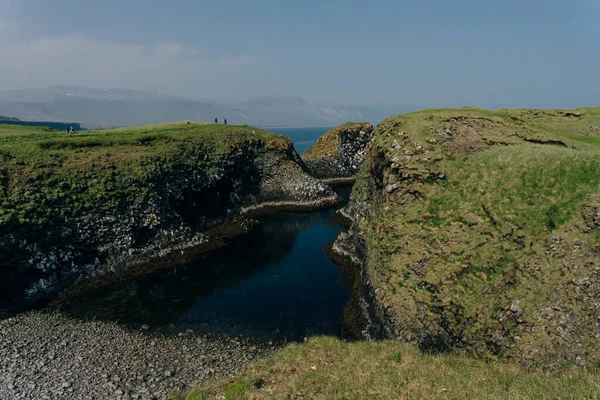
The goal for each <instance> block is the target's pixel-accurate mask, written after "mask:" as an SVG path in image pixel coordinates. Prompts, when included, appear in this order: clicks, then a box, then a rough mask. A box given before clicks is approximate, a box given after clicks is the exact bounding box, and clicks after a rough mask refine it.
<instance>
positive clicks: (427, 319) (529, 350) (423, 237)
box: [333, 108, 600, 369]
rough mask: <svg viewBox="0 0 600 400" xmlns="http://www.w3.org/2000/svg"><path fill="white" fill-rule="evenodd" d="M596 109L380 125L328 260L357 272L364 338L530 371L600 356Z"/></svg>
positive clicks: (409, 117) (430, 116) (432, 113)
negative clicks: (345, 226) (347, 263)
mask: <svg viewBox="0 0 600 400" xmlns="http://www.w3.org/2000/svg"><path fill="white" fill-rule="evenodd" d="M599 126H600V108H583V109H578V110H566V111H564V110H505V109H502V110H497V111H487V110H482V109H474V108H462V109H448V110H425V111H421V112H416V113H411V114H405V115H399V116H395V117H391V118H388V119H386V120H385V121H383V122H382V123H381V124H380V125H379V126H378V127H377V129H376V130H375V131H374V132H373V139H372V141H371V142H370V144H369V145H368V147H367V150H366V155H365V157H366V164H365V166H364V167H363V168H362V170H361V172H360V173H359V175H358V178H357V182H356V185H355V187H354V189H353V193H352V199H351V202H350V204H349V206H348V207H347V208H346V209H345V210H344V214H345V215H346V216H347V217H349V218H350V219H351V220H352V227H351V228H350V230H349V232H347V233H344V234H342V235H340V237H339V238H338V239H337V241H336V243H335V244H334V246H333V248H334V251H336V252H337V253H338V254H339V255H343V256H345V257H346V259H347V260H351V261H353V262H355V263H357V264H359V265H360V266H361V267H362V283H363V288H364V290H363V291H362V292H361V296H362V298H361V302H360V304H363V311H364V312H365V314H366V316H367V317H368V318H369V320H370V321H371V323H370V329H368V330H367V331H366V334H367V335H368V334H371V335H375V336H379V337H387V338H400V339H402V340H404V341H406V342H409V343H413V344H415V345H417V346H419V347H420V348H421V349H422V350H425V351H433V352H444V351H458V352H462V353H465V354H468V355H471V356H475V357H478V358H484V359H496V358H503V359H508V360H511V361H513V362H516V363H518V364H520V365H523V366H525V367H527V368H531V369H535V368H538V367H540V366H543V367H544V368H547V369H559V368H564V367H565V366H568V365H573V364H576V365H580V366H590V365H593V364H594V363H595V360H594V359H595V357H596V354H597V352H598V351H599V350H600V342H599V339H598V336H597V330H598V329H599V328H600V326H599V325H598V324H599V322H598V321H599V318H600V314H598V312H599V311H598V300H597V299H598V298H599V296H600V289H599V288H600V275H599V273H598V270H600V256H599V253H600V250H599V249H600V229H599V226H600V187H599V186H598V174H599V173H600V128H599Z"/></svg>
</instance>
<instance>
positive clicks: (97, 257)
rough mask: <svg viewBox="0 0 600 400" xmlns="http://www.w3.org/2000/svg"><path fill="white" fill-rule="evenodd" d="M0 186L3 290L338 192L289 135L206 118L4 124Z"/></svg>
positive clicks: (70, 278) (23, 289)
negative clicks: (62, 125) (73, 126)
mask: <svg viewBox="0 0 600 400" xmlns="http://www.w3.org/2000/svg"><path fill="white" fill-rule="evenodd" d="M0 188H1V190H0V205H1V208H0V248H1V249H2V252H0V273H1V279H0V293H2V297H3V298H4V299H14V298H15V297H19V296H23V295H25V296H38V295H44V294H48V293H52V292H55V291H58V290H60V289H62V288H65V287H67V286H69V285H71V284H72V283H74V282H76V281H78V280H81V279H83V278H85V277H88V276H91V275H98V274H100V273H102V272H106V271H112V272H117V273H118V272H119V271H126V270H128V269H129V268H131V267H133V266H135V265H138V264H140V263H143V262H145V261H148V260H151V259H155V258H157V257H161V256H165V255H167V254H170V253H173V252H174V251H181V250H183V249H185V248H190V247H193V246H196V245H198V244H202V243H205V242H206V241H207V240H208V239H207V235H206V233H205V231H206V230H207V229H208V228H211V227H214V226H215V225H217V224H219V223H221V222H224V221H227V220H229V219H230V218H231V217H233V216H235V215H237V214H239V213H240V212H244V211H248V210H252V209H256V208H261V207H264V206H265V205H267V206H268V207H274V206H278V207H285V206H287V207H294V208H298V207H305V208H314V207H320V206H325V205H329V204H333V203H336V202H337V201H338V198H337V195H335V193H333V192H332V191H331V190H330V189H329V188H328V187H327V186H325V185H323V184H322V183H320V182H319V181H317V180H316V179H314V178H312V177H310V176H309V175H308V174H307V173H306V172H305V167H304V165H303V163H302V161H301V160H300V158H299V156H298V155H297V154H296V152H295V150H294V147H293V143H292V141H291V140H290V139H288V138H286V137H284V136H281V135H274V134H271V133H269V132H266V131H262V130H258V129H254V128H251V127H247V126H222V125H207V124H192V125H189V126H186V125H185V124H164V125H153V126H147V127H139V128H132V129H121V130H112V131H99V132H91V131H90V132H85V133H76V134H71V135H68V134H66V133H55V132H51V133H48V132H45V131H44V130H43V129H40V128H31V127H20V126H11V125H0Z"/></svg>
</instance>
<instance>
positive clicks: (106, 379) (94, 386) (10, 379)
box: [0, 312, 274, 400]
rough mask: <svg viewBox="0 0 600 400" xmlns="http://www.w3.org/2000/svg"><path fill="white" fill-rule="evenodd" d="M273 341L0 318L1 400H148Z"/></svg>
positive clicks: (233, 367) (217, 372) (242, 360)
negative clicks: (155, 332) (158, 332)
mask: <svg viewBox="0 0 600 400" xmlns="http://www.w3.org/2000/svg"><path fill="white" fill-rule="evenodd" d="M273 350H274V346H273V345H269V344H264V343H255V342H252V341H249V340H247V339H242V338H227V337H219V336H204V335H195V334H193V333H191V332H190V333H187V334H183V335H180V336H163V335H158V334H153V333H149V332H144V331H132V330H128V329H126V328H124V327H121V326H119V325H117V324H114V323H108V322H100V321H79V320H75V319H71V318H68V317H66V316H63V315H61V314H59V313H44V312H30V313H26V314H22V315H19V316H17V317H14V318H10V319H6V320H4V321H0V398H1V399H48V400H60V399H65V400H67V399H68V400H78V399H82V400H83V399H90V400H95V399H98V400H109V399H111V400H132V399H140V400H150V399H164V398H166V396H167V395H168V394H169V393H174V392H178V391H184V390H186V389H189V388H190V387H191V386H192V385H193V384H195V383H198V382H202V381H204V380H207V379H211V378H215V377H220V376H230V375H234V374H237V373H239V372H240V369H241V367H242V366H243V365H245V364H246V363H248V362H249V361H251V360H254V359H256V358H257V357H261V356H264V355H267V354H269V353H271V352H272V351H273Z"/></svg>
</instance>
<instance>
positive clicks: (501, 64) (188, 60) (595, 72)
mask: <svg viewBox="0 0 600 400" xmlns="http://www.w3.org/2000/svg"><path fill="white" fill-rule="evenodd" d="M599 14H600V4H598V3H597V2H594V1H593V0H577V1H574V2H572V3H570V4H569V5H566V4H565V3H563V2H558V1H557V0H550V1H545V2H542V1H539V0H532V1H528V2H527V3H526V4H524V3H522V2H516V1H509V2H503V3H490V4H486V3H484V2H476V1H474V0H466V1H459V2H453V3H448V2H445V1H442V0H430V1H428V2H420V3H418V4H415V3H412V2H411V3H409V2H397V1H391V0H385V1H378V2H376V3H375V4H373V3H366V2H362V1H344V2H342V1H326V2H323V1H313V0H307V1H304V2H302V3H301V4H300V3H296V2H294V3H291V2H290V3H286V4H285V5H284V4H283V3H282V2H277V1H275V0H259V1H255V2H252V3H249V2H242V1H239V0H229V1H202V2H193V1H191V0H186V1H184V0H180V1H173V2H169V3H168V4H167V3H165V2H162V1H158V0H149V1H144V2H142V1H131V2H127V4H123V3H121V2H117V1H116V0H107V1H104V2H102V3H95V2H94V3H90V2H81V1H76V0H44V1H42V0H19V1H17V0H0V54H3V57H2V59H0V90H2V91H4V90H14V89H33V88H44V87H48V86H54V85H75V86H84V87H95V88H110V89H120V88H126V89H133V90H140V91H156V92H160V93H163V94H167V95H174V96H183V97H187V98H192V99H207V100H214V101H219V102H240V101H246V100H249V99H254V98H258V97H263V96H273V95H275V96H288V97H301V98H303V99H304V100H305V101H307V102H310V103H339V104H368V105H370V104H385V105H392V106H399V107H402V106H408V107H419V108H420V107H448V106H463V105H471V106H480V107H487V108H497V107H503V106H506V107H524V106H528V107H576V106H580V105H597V104H600V89H599V87H600V85H599V84H600V69H598V65H599V64H600V55H598V53H597V52H594V51H593V49H594V48H595V44H596V43H595V42H596V38H597V37H599V34H600V27H599V26H598V25H597V24H596V21H597V19H598V16H600V15H599Z"/></svg>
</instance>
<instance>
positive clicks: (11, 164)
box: [0, 123, 291, 227]
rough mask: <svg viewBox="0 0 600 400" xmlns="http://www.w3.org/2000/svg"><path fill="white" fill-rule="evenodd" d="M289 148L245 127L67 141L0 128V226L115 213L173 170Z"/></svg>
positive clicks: (174, 127)
mask: <svg viewBox="0 0 600 400" xmlns="http://www.w3.org/2000/svg"><path fill="white" fill-rule="evenodd" d="M290 143H291V142H290V140H289V139H288V138H285V137H284V136H281V135H274V134H271V133H269V132H267V131H263V130H259V129H254V128H251V127H248V126H224V125H212V124H210V125H209V124H192V125H189V126H187V125H185V124H181V123H171V124H160V125H151V126H143V127H137V128H127V129H117V130H110V131H87V132H80V133H75V134H67V133H64V132H48V131H47V130H44V128H34V127H21V126H12V125H0V189H1V190H0V227H1V226H2V224H5V223H11V222H14V223H34V224H42V223H44V222H46V221H47V219H48V218H50V217H51V216H53V215H54V216H55V215H57V212H58V214H60V213H63V212H64V213H67V214H69V215H70V216H72V217H77V216H80V215H82V214H84V213H85V212H86V211H89V210H92V209H94V208H96V207H105V208H110V207H118V206H119V204H118V202H119V201H120V200H121V199H122V198H123V194H124V193H127V194H128V196H127V197H128V198H130V199H132V200H134V201H140V202H143V201H144V199H145V196H148V195H149V194H150V193H153V192H154V191H155V186H156V185H157V184H158V183H159V182H160V180H161V177H162V176H167V175H168V172H169V171H170V170H171V169H173V168H175V166H176V165H194V166H198V168H202V169H203V170H204V171H207V172H208V173H210V168H211V165H213V164H216V163H217V162H219V161H222V160H223V159H225V158H226V157H227V156H228V154H230V153H231V152H235V151H237V150H236V149H240V148H244V149H252V148H257V149H260V148H263V147H265V148H269V147H277V148H282V149H285V148H287V146H288V145H289V144H290Z"/></svg>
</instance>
